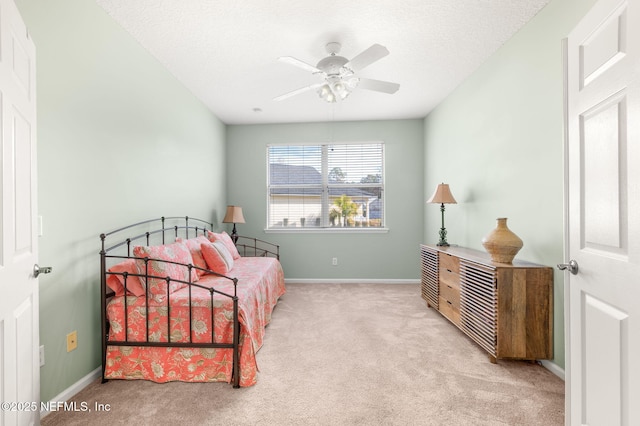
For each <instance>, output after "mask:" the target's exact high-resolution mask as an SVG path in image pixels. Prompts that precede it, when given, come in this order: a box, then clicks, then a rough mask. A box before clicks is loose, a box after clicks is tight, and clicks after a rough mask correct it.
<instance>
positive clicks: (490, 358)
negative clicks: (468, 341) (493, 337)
mask: <svg viewBox="0 0 640 426" xmlns="http://www.w3.org/2000/svg"><path fill="white" fill-rule="evenodd" d="M489 362H490V363H491V364H497V363H498V358H496V357H495V356H493V355H491V354H489Z"/></svg>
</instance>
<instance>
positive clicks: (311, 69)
mask: <svg viewBox="0 0 640 426" xmlns="http://www.w3.org/2000/svg"><path fill="white" fill-rule="evenodd" d="M278 60H279V61H280V62H284V63H287V64H290V65H294V66H296V67H298V68H302V69H303V70H306V71H309V72H312V73H318V72H320V73H321V72H322V71H320V70H319V69H318V68H316V67H314V66H313V65H310V64H308V63H306V62H304V61H301V60H300V59H296V58H294V57H293V56H280V57H279V58H278Z"/></svg>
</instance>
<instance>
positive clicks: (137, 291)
mask: <svg viewBox="0 0 640 426" xmlns="http://www.w3.org/2000/svg"><path fill="white" fill-rule="evenodd" d="M109 272H120V273H124V272H126V273H129V274H137V273H138V268H137V267H136V262H135V260H134V259H126V260H125V261H123V262H120V263H118V264H116V265H113V266H112V267H111V268H109ZM107 286H109V288H110V289H111V290H113V291H114V292H115V293H116V296H124V275H119V274H118V275H116V274H107ZM127 293H128V294H133V295H134V296H144V287H142V283H141V282H140V278H138V277H136V276H133V277H127Z"/></svg>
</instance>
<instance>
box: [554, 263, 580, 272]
mask: <svg viewBox="0 0 640 426" xmlns="http://www.w3.org/2000/svg"><path fill="white" fill-rule="evenodd" d="M558 269H560V270H561V271H564V270H565V269H568V270H569V272H571V273H572V274H573V275H577V274H578V262H576V261H575V260H570V261H569V263H558Z"/></svg>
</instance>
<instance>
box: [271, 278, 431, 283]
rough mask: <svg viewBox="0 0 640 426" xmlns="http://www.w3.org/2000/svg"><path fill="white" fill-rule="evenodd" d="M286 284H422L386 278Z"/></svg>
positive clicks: (289, 280)
mask: <svg viewBox="0 0 640 426" xmlns="http://www.w3.org/2000/svg"><path fill="white" fill-rule="evenodd" d="M284 282H285V284H420V279H419V278H416V279H384V278H375V279H374V278H324V279H317V278H285V279H284Z"/></svg>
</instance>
